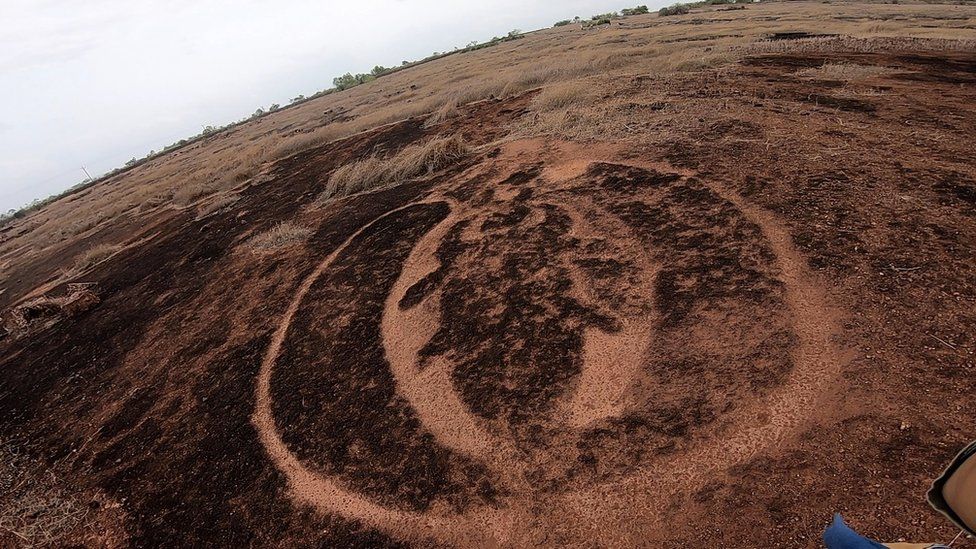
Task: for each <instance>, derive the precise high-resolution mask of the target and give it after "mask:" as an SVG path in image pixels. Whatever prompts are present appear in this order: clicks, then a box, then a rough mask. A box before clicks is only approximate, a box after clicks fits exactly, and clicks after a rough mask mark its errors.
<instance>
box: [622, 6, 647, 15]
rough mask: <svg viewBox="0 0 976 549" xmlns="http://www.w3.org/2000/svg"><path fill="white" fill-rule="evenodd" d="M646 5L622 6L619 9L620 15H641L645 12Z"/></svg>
mask: <svg viewBox="0 0 976 549" xmlns="http://www.w3.org/2000/svg"><path fill="white" fill-rule="evenodd" d="M647 12H648V10H647V6H637V7H636V8H624V9H622V10H620V13H621V14H622V15H625V16H626V15H643V14H645V13H647Z"/></svg>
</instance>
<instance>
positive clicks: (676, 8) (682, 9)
mask: <svg viewBox="0 0 976 549" xmlns="http://www.w3.org/2000/svg"><path fill="white" fill-rule="evenodd" d="M690 11H691V10H690V9H689V8H688V6H686V5H684V4H675V5H673V6H668V7H666V8H661V9H660V10H658V12H657V14H658V15H660V16H661V17H667V16H670V15H684V14H686V13H688V12H690Z"/></svg>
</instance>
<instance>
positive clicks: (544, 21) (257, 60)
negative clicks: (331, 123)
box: [0, 0, 667, 211]
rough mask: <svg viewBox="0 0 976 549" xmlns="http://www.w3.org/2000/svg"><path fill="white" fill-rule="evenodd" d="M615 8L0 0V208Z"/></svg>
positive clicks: (615, 4)
mask: <svg viewBox="0 0 976 549" xmlns="http://www.w3.org/2000/svg"><path fill="white" fill-rule="evenodd" d="M637 3H644V2H635V3H634V5H636V4H637ZM646 3H647V4H648V6H650V7H659V6H660V5H663V4H665V3H667V2H665V1H658V2H646ZM652 4H653V6H652ZM625 7H632V5H631V4H628V3H627V2H626V1H624V2H621V1H619V0H617V1H613V0H561V1H558V2H556V1H552V0H481V1H454V2H448V1H440V0H341V1H338V0H332V1H329V0H325V1H321V0H319V1H312V0H278V1H275V2H271V1H258V0H233V1H231V0H166V1H163V0H0V105H2V111H0V112H2V116H0V211H6V210H7V209H10V208H16V207H20V206H22V205H24V204H26V203H27V202H29V201H30V200H32V199H34V198H41V197H45V196H49V195H51V194H54V193H56V192H59V191H61V190H63V189H65V188H67V187H70V186H71V185H74V184H76V183H79V182H80V181H82V180H83V179H84V174H83V173H82V171H81V166H82V165H85V166H87V167H88V170H89V171H90V172H91V173H92V175H95V176H97V175H99V174H101V173H104V172H106V171H108V170H110V169H112V168H114V167H117V166H119V165H121V164H122V163H123V162H125V161H126V160H127V159H129V158H131V157H141V156H144V155H145V154H146V153H147V152H149V150H150V149H159V148H161V147H162V146H165V145H167V144H169V143H172V142H174V141H178V140H179V139H181V138H184V137H188V136H190V135H193V134H195V133H198V132H199V131H200V130H201V129H202V128H203V126H206V125H211V124H212V125H223V124H226V123H228V122H231V121H233V120H237V119H240V118H242V117H244V116H246V115H249V114H250V113H252V112H254V110H255V109H256V108H258V107H265V106H267V105H270V104H271V103H280V104H283V105H284V104H286V103H287V102H288V100H289V99H290V98H292V97H294V96H296V95H298V94H306V95H308V94H311V93H314V92H315V91H318V90H321V89H324V88H327V87H330V86H331V83H332V78H333V77H334V76H337V75H339V74H342V73H345V72H367V71H368V70H369V69H371V68H372V67H373V66H374V65H377V64H380V65H384V66H391V65H396V64H399V63H400V62H401V61H403V60H414V59H418V58H421V57H424V56H426V55H429V54H430V53H432V52H434V51H445V50H449V49H452V48H453V47H455V46H463V45H464V44H466V43H468V42H470V41H472V40H479V41H480V40H485V39H488V38H491V37H492V36H495V35H502V34H504V33H506V32H508V31H509V30H511V29H514V28H518V29H522V30H533V29H537V28H541V27H546V26H549V25H551V24H552V23H553V22H554V21H556V20H559V19H565V18H571V17H573V16H574V15H580V16H582V17H589V16H590V15H593V14H595V13H601V12H606V11H612V10H619V9H621V8H625Z"/></svg>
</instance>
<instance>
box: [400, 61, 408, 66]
mask: <svg viewBox="0 0 976 549" xmlns="http://www.w3.org/2000/svg"><path fill="white" fill-rule="evenodd" d="M409 64H410V61H404V62H403V63H400V66H401V67H406V66H407V65H409Z"/></svg>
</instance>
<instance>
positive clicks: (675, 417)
mask: <svg viewBox="0 0 976 549" xmlns="http://www.w3.org/2000/svg"><path fill="white" fill-rule="evenodd" d="M825 62H830V63H858V64H870V65H882V66H885V67H889V68H891V69H892V70H891V71H889V72H887V73H885V74H884V75H880V76H878V77H876V78H877V79H876V81H874V82H873V85H874V86H876V87H877V88H878V89H879V90H880V91H879V94H878V95H877V96H870V95H867V96H859V97H858V98H856V99H843V100H841V99H837V98H836V97H835V96H833V95H831V90H832V89H833V88H834V87H836V86H837V83H835V82H831V81H823V80H809V79H800V78H797V77H795V76H794V73H796V71H798V70H800V69H803V68H809V67H819V66H821V65H823V64H824V63H825ZM974 84H976V54H974V53H969V52H947V51H934V50H933V51H927V50H925V48H923V47H919V46H918V45H917V44H913V45H912V47H911V48H906V49H905V50H904V51H899V50H897V49H895V50H892V51H886V52H884V53H858V52H853V51H830V52H819V53H792V54H785V53H781V54H765V55H754V56H750V57H746V58H745V59H743V60H742V61H741V62H739V63H737V64H736V65H735V66H734V67H733V68H732V69H724V70H723V72H722V73H721V78H719V77H718V75H717V74H712V73H710V72H709V71H708V70H705V71H701V72H700V73H695V74H694V75H690V76H687V77H685V78H683V79H679V80H677V81H675V82H674V83H672V85H671V87H670V88H669V89H668V92H667V93H668V94H669V96H668V97H667V101H670V102H680V101H683V100H686V99H687V98H690V97H716V98H733V99H734V100H735V101H737V103H736V106H735V107H734V108H732V109H729V110H728V111H725V112H722V113H703V115H702V116H701V117H700V118H698V119H697V121H695V120H692V121H690V123H691V126H690V127H689V129H688V130H687V131H685V132H680V131H676V132H672V133H669V134H668V135H667V136H661V137H660V138H658V139H653V138H651V139H647V140H645V141H644V142H642V143H638V144H635V143H634V142H633V141H627V142H615V141H604V142H597V143H593V142H590V143H586V144H580V143H574V142H571V141H567V140H561V139H558V138H555V137H537V138H526V139H508V140H501V139H500V138H501V137H503V136H504V135H505V128H506V127H508V125H510V124H512V123H513V122H516V121H517V120H518V119H519V118H520V117H522V116H526V115H527V114H526V113H527V112H528V111H527V109H528V108H529V104H530V102H531V101H532V99H533V96H534V94H533V93H531V92H530V93H528V94H525V95H522V96H519V97H515V98H511V99H506V100H486V101H482V102H478V103H474V104H470V105H468V106H465V107H463V108H462V112H461V115H460V116H459V117H457V118H454V119H452V120H449V121H447V122H443V123H440V124H436V125H432V126H429V127H425V125H424V124H423V120H418V119H410V120H406V121H404V122H401V123H397V124H393V125H389V126H385V127H382V128H379V129H376V130H373V131H370V132H365V133H362V134H358V135H356V136H354V137H351V138H348V139H344V140H341V141H337V142H333V143H330V144H327V145H323V146H320V147H317V148H315V149H311V150H307V151H304V152H301V153H298V154H296V155H294V156H291V157H289V158H286V159H284V160H282V161H280V162H279V163H277V164H276V165H275V166H274V168H273V170H271V172H270V173H269V176H268V177H266V178H263V180H262V181H259V182H257V183H255V184H254V185H252V186H249V187H247V188H246V189H244V190H243V191H242V194H241V198H240V200H239V201H238V202H236V203H235V204H234V205H233V206H232V207H230V208H228V209H226V210H222V211H218V212H216V213H213V214H210V215H207V216H204V217H201V218H196V217H194V215H193V214H192V213H191V212H179V213H176V214H173V213H170V214H167V215H162V216H159V217H158V218H156V219H146V220H144V222H143V224H142V228H141V230H139V231H134V233H135V234H133V236H132V237H131V241H132V242H138V245H132V246H129V247H127V248H125V249H124V250H122V251H121V252H120V253H118V254H116V255H115V256H113V257H112V258H111V259H109V260H107V261H105V262H103V263H100V264H98V265H97V266H96V267H95V268H94V269H93V270H91V271H90V272H88V273H87V274H86V275H85V276H84V280H82V282H92V283H95V284H96V286H95V288H96V290H95V293H96V294H97V297H98V303H97V304H94V305H91V304H89V306H86V307H83V308H76V309H70V310H68V309H65V310H64V311H59V310H55V311H53V312H49V313H45V312H43V311H41V312H38V313H36V315H37V316H38V317H39V319H31V320H30V322H29V323H28V324H29V326H30V329H29V330H28V333H26V334H20V335H19V337H18V336H17V334H14V333H11V334H9V335H8V336H7V337H5V338H4V339H3V340H2V341H0V356H2V358H0V372H2V378H0V435H2V437H3V439H5V440H12V441H17V442H18V443H19V444H21V445H22V446H23V447H25V448H27V449H28V451H29V453H30V454H31V455H32V456H34V457H36V458H37V459H38V460H39V461H40V462H41V463H44V464H46V465H47V466H49V467H52V468H53V469H56V470H57V471H59V472H60V474H61V475H63V477H64V479H65V482H66V483H68V484H69V485H70V486H73V487H74V489H75V491H76V492H77V493H78V494H82V495H86V496H85V497H92V498H93V499H94V500H95V501H96V502H97V501H106V500H109V501H112V502H114V503H115V505H117V507H114V509H116V510H115V511H114V513H115V515H116V518H117V520H116V521H115V523H114V524H116V526H114V527H115V528H117V530H118V531H117V532H115V533H114V534H113V536H114V537H111V536H109V537H107V538H106V539H109V538H110V539H111V540H114V541H112V544H131V545H134V546H205V545H221V546H234V547H237V546H244V545H258V546H269V545H270V546H296V545H298V546H326V547H336V546H341V547H347V546H362V547H373V546H401V545H416V546H436V545H441V544H445V545H459V546H469V547H476V546H477V547H480V546H517V547H524V546H534V545H540V546H588V547H589V546H592V547H620V546H655V547H658V546H659V547H679V546H686V545H687V546H704V547H708V546H715V547H757V546H763V547H815V546H817V544H818V541H817V540H818V538H819V534H820V532H821V531H822V529H823V528H824V526H825V525H826V524H827V523H828V521H829V520H830V517H831V514H832V513H833V512H835V511H841V512H843V513H844V514H845V516H846V517H847V518H848V520H849V521H850V522H852V523H854V524H855V525H856V526H857V527H858V528H859V529H860V530H861V531H862V532H864V533H865V534H868V535H871V536H873V537H875V538H879V539H884V540H896V539H920V540H928V539H943V540H945V539H948V538H951V537H952V535H953V534H954V533H955V532H954V531H953V530H952V529H951V527H950V526H949V525H948V524H947V523H946V522H945V521H944V520H942V519H941V518H940V517H939V516H938V515H936V514H935V513H934V512H932V511H930V510H929V509H928V508H927V507H926V505H925V504H924V499H923V497H924V491H925V489H926V488H927V486H928V483H929V482H930V481H931V479H933V478H934V477H936V476H938V474H939V473H940V472H941V468H942V466H943V465H944V464H945V463H946V462H947V461H948V460H949V459H950V458H951V457H952V455H953V454H954V453H955V452H956V451H957V450H958V449H959V447H960V446H962V445H963V444H964V443H965V442H967V441H968V440H969V439H971V438H974V437H976V399H974V398H973V395H974V394H976V369H974V357H973V349H974V347H976V338H974V334H973V330H972V328H973V326H974V325H976V312H974V311H976V307H974V305H976V302H974V301H976V163H974V161H973V156H972V155H973V152H974V146H973V136H974V135H976V86H974ZM645 85H646V82H645V80H644V79H642V78H641V77H635V78H633V79H632V80H631V81H630V82H626V83H623V84H622V85H621V87H620V89H619V90H616V91H608V92H607V93H608V94H610V95H614V94H617V95H619V96H620V97H625V98H628V99H630V100H632V101H633V107H632V108H633V109H635V110H638V111H641V110H648V111H652V110H659V109H661V108H667V107H666V105H665V106H664V107H662V106H661V105H660V104H659V103H656V102H653V103H652V102H649V101H648V102H645V101H644V100H643V99H642V98H643V95H642V94H643V93H645V92H644V91H643V88H642V87H643V86H645ZM881 91H883V93H881ZM798 105H799V106H800V107H798ZM455 133H461V134H463V135H464V137H465V138H466V139H467V140H468V142H469V143H471V144H472V145H473V146H474V147H475V149H474V151H475V152H474V153H472V154H471V155H470V156H469V157H468V158H466V159H465V160H463V161H462V162H460V163H459V164H457V165H455V166H452V167H449V168H447V169H444V170H441V171H438V172H435V173H433V174H429V175H428V176H425V177H421V178H418V179H415V180H411V181H409V182H407V183H404V184H402V185H399V186H397V187H393V188H389V189H383V190H379V191H376V192H372V193H367V194H361V195H354V196H351V197H347V198H343V199H340V200H338V201H336V202H333V203H331V204H329V205H327V207H310V204H311V203H312V202H313V201H314V200H315V198H316V196H317V195H318V194H319V192H321V189H322V184H323V183H324V181H325V180H327V179H328V176H329V174H330V173H331V172H332V171H333V170H334V169H336V168H337V167H339V166H342V165H343V164H345V163H347V162H349V161H351V160H354V159H356V158H361V157H363V156H365V155H367V154H369V153H370V152H377V151H378V152H380V153H381V154H392V153H394V152H395V151H397V150H399V149H401V148H403V147H405V146H407V145H410V144H413V143H418V142H421V141H423V140H425V139H428V138H430V137H432V136H440V135H445V136H446V135H452V134H455ZM933 135H938V136H940V138H938V139H932V138H930V137H931V136H933ZM285 220H300V221H301V222H302V223H303V224H305V225H306V226H309V227H311V228H312V229H313V233H312V235H311V236H310V237H309V239H308V240H307V242H305V243H304V244H299V245H296V246H291V247H286V248H283V249H280V250H277V251H273V252H270V253H264V254H255V253H252V252H251V251H249V250H248V249H247V248H246V246H244V245H243V244H244V243H245V242H246V240H247V239H248V238H249V237H250V236H252V235H254V234H258V233H261V232H263V231H265V230H267V229H269V228H271V227H272V226H273V225H274V224H276V223H278V222H281V221H285ZM79 246H82V244H79ZM47 268H50V265H48V266H44V265H26V266H23V267H22V268H21V270H20V271H19V272H17V273H16V274H15V275H14V276H11V280H10V281H9V283H8V284H7V285H6V288H7V292H6V293H5V294H2V295H0V299H3V300H4V305H14V304H16V303H17V302H18V299H19V298H20V297H22V296H24V295H27V294H28V293H30V291H31V290H32V289H34V288H35V287H37V286H40V285H41V284H42V283H43V282H44V280H43V279H38V278H37V277H36V276H34V277H33V278H32V274H31V273H39V272H43V270H44V269H47ZM46 290H47V293H48V295H51V296H58V295H62V294H64V293H65V292H67V289H66V288H63V287H53V288H46ZM45 315H48V316H45ZM55 321H56V322H55ZM86 539H87V540H88V541H85V542H83V543H89V542H91V543H93V544H97V543H95V542H92V541H91V538H86ZM8 541H9V542H11V543H14V542H16V541H17V540H16V539H13V538H9V539H8ZM102 542H103V543H108V542H106V541H105V540H104V539H103V540H102Z"/></svg>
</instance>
